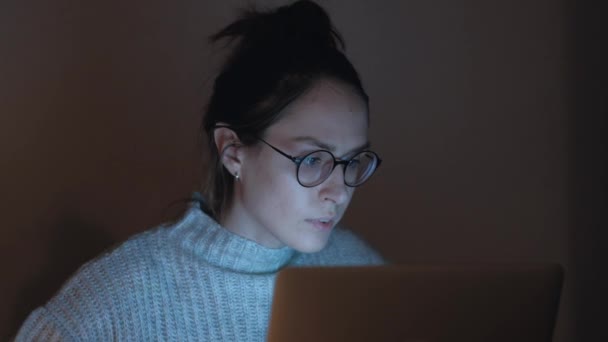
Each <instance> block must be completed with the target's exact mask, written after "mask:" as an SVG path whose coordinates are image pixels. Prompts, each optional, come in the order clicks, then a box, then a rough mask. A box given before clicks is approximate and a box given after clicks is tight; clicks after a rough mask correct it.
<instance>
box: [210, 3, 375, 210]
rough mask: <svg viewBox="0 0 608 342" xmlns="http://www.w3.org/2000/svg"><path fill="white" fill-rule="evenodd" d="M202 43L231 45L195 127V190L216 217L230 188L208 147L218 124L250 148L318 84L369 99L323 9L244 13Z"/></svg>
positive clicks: (298, 7) (307, 6) (230, 179)
mask: <svg viewBox="0 0 608 342" xmlns="http://www.w3.org/2000/svg"><path fill="white" fill-rule="evenodd" d="M210 40H211V42H212V43H216V42H218V41H220V40H228V42H229V43H232V42H235V41H236V44H235V46H234V49H233V51H232V54H231V55H229V57H228V59H227V61H226V62H225V64H224V65H223V67H222V69H221V70H220V73H219V75H218V76H217V78H216V79H215V83H214V87H213V93H212V95H211V98H210V100H209V103H208V106H207V112H206V114H205V117H204V120H203V127H202V128H203V130H204V132H205V133H206V134H207V137H208V148H209V152H210V154H209V159H210V160H209V162H210V165H209V166H210V168H211V169H210V170H209V173H208V175H207V181H206V184H205V188H204V189H203V192H204V197H205V201H204V210H205V211H206V212H207V213H208V214H210V215H211V216H212V217H214V218H215V219H218V218H219V217H221V215H222V211H223V210H224V209H225V208H226V207H227V206H228V205H230V203H231V201H232V197H233V191H234V178H233V176H232V175H231V174H230V173H229V172H228V171H227V170H226V169H225V168H224V167H223V164H222V162H221V155H220V153H221V152H220V151H217V148H216V145H215V142H214V133H213V131H214V130H215V128H216V127H217V125H218V123H223V124H226V125H228V127H229V128H230V129H232V130H233V131H234V132H235V133H236V134H237V136H238V137H239V139H240V140H241V143H242V144H243V145H253V144H256V143H258V141H257V140H256V137H263V136H264V132H265V131H266V129H267V128H268V127H270V126H271V125H272V124H273V123H275V122H276V121H277V120H279V119H280V118H281V117H282V116H283V114H284V111H283V109H284V108H285V107H286V106H287V105H289V104H290V103H291V102H293V101H294V100H295V99H297V98H298V97H299V96H301V95H303V94H304V93H306V92H307V91H308V90H310V89H311V88H312V87H313V86H314V85H315V84H316V82H318V81H319V80H320V79H332V80H335V81H339V82H342V83H344V84H346V85H349V86H351V87H352V89H354V90H355V92H356V93H358V94H359V95H360V96H361V98H362V99H363V100H364V102H365V104H366V105H367V106H369V97H368V96H367V93H366V92H365V90H364V89H363V85H362V83H361V80H360V78H359V75H358V73H357V71H356V70H355V68H354V67H353V65H352V64H351V63H350V61H349V60H348V59H347V58H346V56H345V55H344V53H343V51H344V50H345V44H344V41H343V39H342V37H341V36H340V34H339V33H338V31H337V30H336V29H335V28H334V27H333V25H332V23H331V20H330V18H329V16H328V14H327V12H325V10H324V9H323V8H321V7H320V6H319V5H317V4H316V3H314V2H312V1H296V2H295V3H293V4H291V5H287V6H283V7H279V8H277V9H276V10H272V11H258V10H256V9H249V10H246V11H244V12H243V13H242V15H241V16H240V17H239V19H237V20H236V21H235V22H233V23H231V24H229V25H228V26H226V27H225V28H223V29H222V30H220V31H219V32H217V33H216V34H214V35H212V36H211V37H210Z"/></svg>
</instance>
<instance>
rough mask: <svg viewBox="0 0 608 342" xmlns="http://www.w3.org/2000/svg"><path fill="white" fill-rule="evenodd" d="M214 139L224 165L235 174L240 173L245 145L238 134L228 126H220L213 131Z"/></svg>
mask: <svg viewBox="0 0 608 342" xmlns="http://www.w3.org/2000/svg"><path fill="white" fill-rule="evenodd" d="M213 140H214V141H215V147H216V148H217V152H218V155H219V158H220V161H221V163H222V164H223V165H224V167H225V168H226V169H227V170H228V172H230V173H231V174H233V175H238V174H240V173H241V166H242V161H243V156H242V148H241V147H243V145H242V144H241V140H240V139H239V137H238V135H237V134H236V133H235V132H234V131H233V130H231V129H230V128H228V127H218V128H216V129H215V130H214V131H213Z"/></svg>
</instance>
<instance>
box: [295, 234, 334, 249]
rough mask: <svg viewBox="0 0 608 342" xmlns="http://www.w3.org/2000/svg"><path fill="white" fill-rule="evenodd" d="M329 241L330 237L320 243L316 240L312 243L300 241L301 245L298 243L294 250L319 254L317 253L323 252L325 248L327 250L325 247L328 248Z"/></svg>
mask: <svg viewBox="0 0 608 342" xmlns="http://www.w3.org/2000/svg"><path fill="white" fill-rule="evenodd" d="M328 240H329V236H328V238H326V239H324V240H323V241H319V240H316V239H314V240H311V241H300V243H298V244H297V245H295V246H292V248H293V249H295V250H296V251H298V252H300V253H317V252H320V251H322V250H323V248H325V246H327V242H328Z"/></svg>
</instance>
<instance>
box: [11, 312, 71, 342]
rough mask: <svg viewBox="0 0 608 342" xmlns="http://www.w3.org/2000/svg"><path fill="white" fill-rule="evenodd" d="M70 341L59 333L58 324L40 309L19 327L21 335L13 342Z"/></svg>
mask: <svg viewBox="0 0 608 342" xmlns="http://www.w3.org/2000/svg"><path fill="white" fill-rule="evenodd" d="M71 340H73V339H72V338H70V337H69V336H68V334H67V333H65V332H63V331H61V328H60V327H59V324H58V322H57V321H56V320H55V319H54V318H53V317H52V316H51V315H49V313H48V312H47V310H46V309H45V308H43V307H42V308H38V309H37V310H35V311H34V312H32V313H31V314H30V316H29V317H28V319H27V321H25V323H24V324H23V326H22V327H21V333H20V334H19V335H18V336H17V337H16V339H15V342H25V341H48V342H55V341H71Z"/></svg>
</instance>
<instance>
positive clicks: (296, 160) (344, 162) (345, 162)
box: [255, 137, 382, 188]
mask: <svg viewBox="0 0 608 342" xmlns="http://www.w3.org/2000/svg"><path fill="white" fill-rule="evenodd" d="M255 138H256V139H257V140H259V141H261V142H263V143H264V144H266V145H268V147H270V148H272V149H273V150H275V151H276V152H278V153H279V154H280V155H282V156H284V157H285V158H287V159H289V160H291V161H292V162H293V163H294V164H296V179H297V181H298V183H300V185H301V186H303V187H305V188H313V187H315V186H317V185H319V184H321V183H323V182H325V181H326V180H327V178H329V177H330V176H331V174H332V173H333V172H334V169H335V168H336V166H338V165H344V167H343V168H342V172H343V173H344V184H346V185H347V186H349V187H351V188H354V187H358V186H360V185H361V184H363V183H365V182H367V181H368V180H369V179H370V178H371V177H372V175H373V174H374V173H375V172H376V170H377V169H378V168H379V167H380V164H382V159H380V157H379V156H378V154H377V153H376V152H374V151H370V150H362V151H359V152H357V154H355V156H354V157H356V156H358V155H359V154H361V153H364V152H365V153H371V154H373V155H374V156H375V157H376V160H377V163H376V167H375V168H374V170H373V172H372V173H371V174H370V175H369V176H368V177H367V178H366V179H365V180H364V181H363V182H361V183H358V184H355V185H351V184H348V183H347V182H346V167H347V166H348V164H350V163H351V161H353V159H354V157H353V158H350V159H346V160H340V159H337V158H336V156H334V154H333V153H331V151H328V150H323V149H321V150H315V151H312V152H310V153H307V154H306V155H304V156H302V157H294V156H291V155H289V154H287V153H285V152H283V151H281V150H279V149H278V148H276V147H274V146H272V145H271V144H270V143H268V142H267V141H266V140H264V139H262V138H259V137H255ZM318 152H327V153H329V155H330V156H331V157H332V158H333V160H334V164H333V167H332V168H331V171H330V172H329V173H328V174H327V176H326V177H325V178H323V179H320V180H319V181H318V182H317V183H314V184H312V185H305V184H302V182H301V181H300V176H299V173H300V164H302V162H303V161H304V160H305V159H306V158H307V157H308V156H310V155H311V154H315V153H318Z"/></svg>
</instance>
